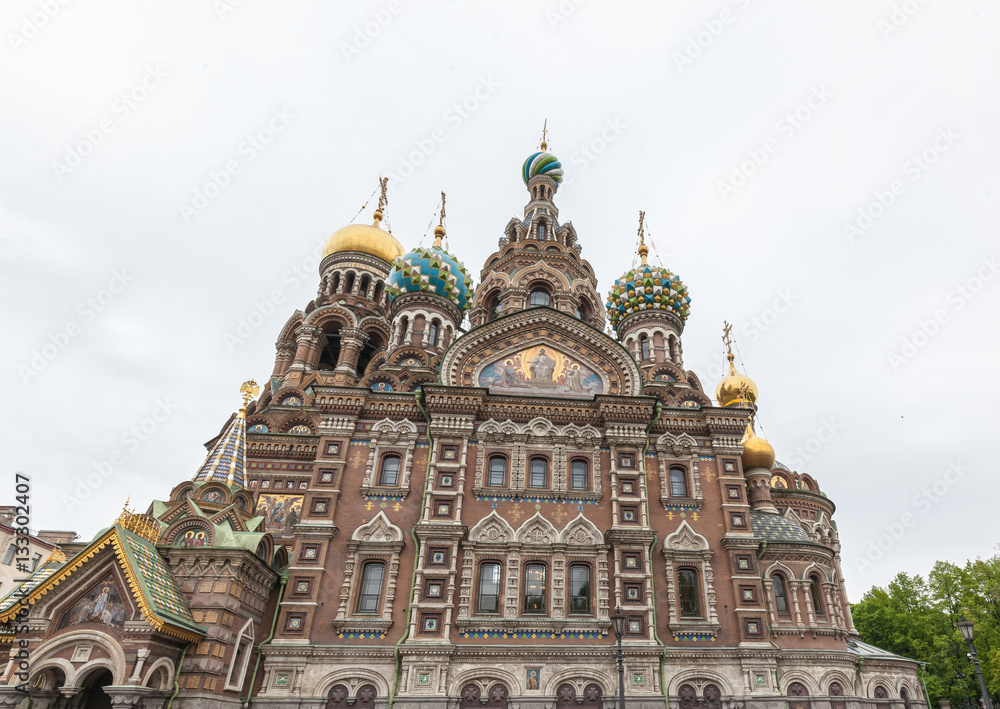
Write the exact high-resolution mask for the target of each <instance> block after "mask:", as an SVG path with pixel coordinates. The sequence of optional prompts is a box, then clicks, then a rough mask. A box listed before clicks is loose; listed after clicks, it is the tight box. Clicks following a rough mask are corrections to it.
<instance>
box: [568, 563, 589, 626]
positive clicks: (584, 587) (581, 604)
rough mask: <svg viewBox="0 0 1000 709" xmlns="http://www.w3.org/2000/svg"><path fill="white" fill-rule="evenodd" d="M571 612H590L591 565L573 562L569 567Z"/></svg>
mask: <svg viewBox="0 0 1000 709" xmlns="http://www.w3.org/2000/svg"><path fill="white" fill-rule="evenodd" d="M569 603H570V606H569V612H570V613H588V614H589V613H590V567H589V566H587V565H586V564H573V565H572V566H571V567H569Z"/></svg>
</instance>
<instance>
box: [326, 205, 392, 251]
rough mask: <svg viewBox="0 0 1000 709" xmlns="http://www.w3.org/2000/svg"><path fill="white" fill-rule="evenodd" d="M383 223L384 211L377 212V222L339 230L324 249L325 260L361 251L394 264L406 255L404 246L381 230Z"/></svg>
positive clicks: (377, 210) (351, 225) (352, 225)
mask: <svg viewBox="0 0 1000 709" xmlns="http://www.w3.org/2000/svg"><path fill="white" fill-rule="evenodd" d="M381 221H382V210H381V209H376V210H375V221H374V222H373V223H372V224H371V226H369V225H367V224H350V225H348V226H345V227H344V228H342V229H337V231H335V232H333V234H331V235H330V238H329V239H327V240H326V245H325V246H324V247H323V258H326V257H327V256H329V255H330V254H336V253H340V252H341V251H360V252H361V253H363V254H368V255H370V256H375V257H376V258H380V259H382V260H383V261H385V262H386V263H392V262H393V261H395V260H396V259H397V258H399V257H400V256H402V255H403V254H404V253H405V249H403V245H402V244H400V243H399V242H398V241H396V237H394V236H393V235H392V234H390V233H389V232H387V231H385V230H384V229H381V228H379V222H381Z"/></svg>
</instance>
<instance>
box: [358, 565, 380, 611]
mask: <svg viewBox="0 0 1000 709" xmlns="http://www.w3.org/2000/svg"><path fill="white" fill-rule="evenodd" d="M384 576H385V564H383V563H382V562H381V561H371V562H368V563H367V564H365V566H364V570H363V571H362V572H361V591H360V593H358V613H378V604H379V601H380V600H381V598H382V578H383V577H384Z"/></svg>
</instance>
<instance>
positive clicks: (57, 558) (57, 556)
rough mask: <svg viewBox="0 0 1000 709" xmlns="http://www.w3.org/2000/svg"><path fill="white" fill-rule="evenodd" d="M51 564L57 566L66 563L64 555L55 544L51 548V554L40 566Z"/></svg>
mask: <svg viewBox="0 0 1000 709" xmlns="http://www.w3.org/2000/svg"><path fill="white" fill-rule="evenodd" d="M51 562H55V563H57V564H65V563H66V553H65V552H64V551H63V550H62V549H60V548H59V545H58V544H56V545H55V546H54V547H53V548H52V552H51V553H50V554H49V557H48V558H47V559H46V560H45V562H44V563H43V564H42V566H45V564H48V563H51Z"/></svg>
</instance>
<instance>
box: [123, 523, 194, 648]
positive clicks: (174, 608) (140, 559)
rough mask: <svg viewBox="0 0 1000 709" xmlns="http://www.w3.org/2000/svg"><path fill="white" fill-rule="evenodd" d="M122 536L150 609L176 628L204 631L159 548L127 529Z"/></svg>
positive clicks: (124, 546) (124, 547)
mask: <svg viewBox="0 0 1000 709" xmlns="http://www.w3.org/2000/svg"><path fill="white" fill-rule="evenodd" d="M119 534H120V535H121V537H122V538H123V540H124V541H125V544H123V545H122V548H123V550H124V551H125V554H126V556H127V557H128V560H129V562H130V564H131V566H132V568H133V569H134V571H135V572H136V580H137V581H138V582H139V585H140V589H139V591H140V592H141V593H142V595H143V596H144V597H145V598H146V602H147V603H148V604H149V605H150V610H152V611H153V613H154V614H156V615H157V616H159V617H161V618H163V619H164V620H166V621H168V622H170V623H172V624H174V625H179V626H181V627H183V628H187V629H189V630H193V631H195V632H201V629H200V628H199V627H198V626H197V625H196V624H195V621H194V616H193V615H191V608H190V607H189V606H188V604H187V600H186V599H185V598H184V594H183V593H181V589H180V587H179V586H178V585H177V580H176V579H175V578H174V575H173V574H172V573H171V572H170V569H169V568H168V567H167V563H166V561H164V559H163V557H162V556H161V555H160V552H159V551H157V549H156V546H155V545H154V544H153V543H152V542H150V541H148V540H146V539H143V538H142V537H140V536H138V535H136V534H133V533H132V532H129V531H128V530H125V529H120V531H119Z"/></svg>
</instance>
